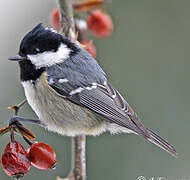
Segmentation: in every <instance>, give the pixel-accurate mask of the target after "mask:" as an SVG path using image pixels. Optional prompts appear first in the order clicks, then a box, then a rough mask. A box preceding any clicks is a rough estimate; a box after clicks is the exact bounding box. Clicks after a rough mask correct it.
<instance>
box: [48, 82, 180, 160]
mask: <svg viewBox="0 0 190 180" xmlns="http://www.w3.org/2000/svg"><path fill="white" fill-rule="evenodd" d="M50 86H51V87H52V88H53V89H54V90H56V91H57V92H58V93H59V94H61V95H63V96H64V97H65V98H67V99H68V100H70V101H72V102H74V103H76V104H78V105H80V106H84V107H86V108H88V109H90V110H92V111H93V112H95V113H97V114H99V115H101V116H103V117H104V118H106V119H108V120H109V121H110V123H115V124H118V125H119V126H122V127H125V128H127V129H130V130H132V131H133V132H135V133H137V134H139V135H142V136H143V137H144V138H146V139H147V140H148V141H149V142H151V143H153V144H155V145H157V146H158V147H160V148H162V149H164V150H165V151H167V152H168V153H170V154H171V155H173V156H175V157H177V152H176V150H175V148H174V147H173V146H172V145H171V144H169V143H168V142H167V141H166V140H164V139H163V138H161V137H160V136H159V135H157V134H156V133H154V132H153V131H152V130H150V129H149V128H146V127H145V126H144V125H143V124H142V122H141V120H140V119H139V118H138V116H137V115H136V113H135V112H134V111H133V109H132V108H131V107H130V106H129V104H128V103H127V102H126V101H125V100H124V98H123V97H122V96H121V95H120V94H119V92H118V91H117V90H115V89H114V88H113V86H112V85H111V84H110V83H108V82H107V83H106V84H104V85H102V84H95V83H94V84H92V85H91V86H86V87H83V88H82V89H81V88H80V89H79V88H78V90H77V89H74V90H72V91H70V92H68V91H67V89H69V88H71V87H73V86H72V85H71V84H69V82H67V83H65V84H64V85H60V83H56V82H54V83H53V84H51V85H50ZM67 86H68V88H67Z"/></svg>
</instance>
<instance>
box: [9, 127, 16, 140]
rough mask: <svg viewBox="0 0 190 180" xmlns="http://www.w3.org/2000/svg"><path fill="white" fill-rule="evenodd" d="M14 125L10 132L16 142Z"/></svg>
mask: <svg viewBox="0 0 190 180" xmlns="http://www.w3.org/2000/svg"><path fill="white" fill-rule="evenodd" d="M14 131H15V130H14V127H12V129H11V134H10V138H11V142H14V141H15V132H14Z"/></svg>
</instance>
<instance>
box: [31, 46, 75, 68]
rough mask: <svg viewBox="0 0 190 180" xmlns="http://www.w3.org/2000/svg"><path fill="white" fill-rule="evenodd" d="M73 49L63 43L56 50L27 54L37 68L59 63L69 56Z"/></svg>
mask: <svg viewBox="0 0 190 180" xmlns="http://www.w3.org/2000/svg"><path fill="white" fill-rule="evenodd" d="M70 52H71V50H70V49H69V48H67V46H66V45H65V44H61V45H60V46H59V48H58V50H57V51H56V52H51V51H47V52H43V53H39V54H31V55H27V58H28V59H29V60H30V61H31V62H32V64H34V65H35V66H36V67H37V69H39V68H41V67H48V66H52V65H54V64H59V63H62V62H63V61H65V60H66V59H67V58H69V54H70Z"/></svg>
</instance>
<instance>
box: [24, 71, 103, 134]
mask: <svg viewBox="0 0 190 180" xmlns="http://www.w3.org/2000/svg"><path fill="white" fill-rule="evenodd" d="M22 85H23V87H24V90H25V95H26V98H27V101H28V103H29V105H30V106H31V107H32V109H33V110H34V112H35V113H36V114H37V116H38V117H39V119H40V120H41V121H44V122H45V123H47V124H48V129H49V130H51V131H55V132H58V133H60V134H64V135H69V136H74V135H79V134H89V135H98V134H100V133H102V132H104V131H105V130H106V122H105V121H103V120H101V119H99V118H97V116H95V115H94V113H92V112H91V111H90V110H88V109H86V108H84V107H83V108H82V107H80V106H78V105H76V104H74V103H72V102H70V101H68V100H66V99H65V98H64V97H63V96H61V95H59V94H58V93H57V92H56V91H55V90H53V89H52V88H51V87H50V86H49V85H48V84H47V81H46V73H43V74H42V75H41V77H40V79H39V80H37V81H36V82H35V83H33V82H32V81H25V82H22Z"/></svg>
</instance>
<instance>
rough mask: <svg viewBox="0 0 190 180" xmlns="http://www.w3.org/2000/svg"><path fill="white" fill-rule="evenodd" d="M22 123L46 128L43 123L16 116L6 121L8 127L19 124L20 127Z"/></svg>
mask: <svg viewBox="0 0 190 180" xmlns="http://www.w3.org/2000/svg"><path fill="white" fill-rule="evenodd" d="M22 123H30V124H37V125H39V126H42V127H46V126H47V125H46V124H45V123H44V122H42V121H40V120H34V119H28V118H23V117H19V116H16V115H14V116H12V117H11V118H10V119H9V120H8V124H9V126H11V125H13V124H20V125H22Z"/></svg>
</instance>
